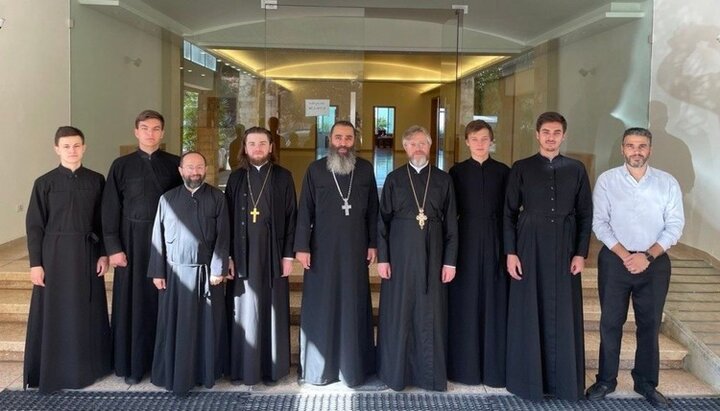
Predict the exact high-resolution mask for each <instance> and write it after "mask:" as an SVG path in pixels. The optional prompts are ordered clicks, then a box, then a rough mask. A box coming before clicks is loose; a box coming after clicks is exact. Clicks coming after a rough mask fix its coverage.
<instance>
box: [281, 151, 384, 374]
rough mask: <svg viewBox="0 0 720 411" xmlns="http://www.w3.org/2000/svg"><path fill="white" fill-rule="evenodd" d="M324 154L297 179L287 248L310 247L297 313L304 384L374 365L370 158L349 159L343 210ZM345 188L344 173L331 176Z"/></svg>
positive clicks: (369, 371) (374, 229)
mask: <svg viewBox="0 0 720 411" xmlns="http://www.w3.org/2000/svg"><path fill="white" fill-rule="evenodd" d="M326 164H327V159H326V158H323V159H320V160H317V161H314V162H313V163H311V164H310V166H309V167H308V170H307V172H306V174H305V178H304V180H303V187H302V193H301V194H300V203H299V205H298V216H297V226H296V230H295V246H294V249H295V251H296V252H297V251H302V252H309V253H311V260H310V269H309V270H306V271H305V277H304V279H303V296H302V308H301V313H300V370H299V372H300V378H301V379H303V380H305V382H309V383H312V384H328V383H331V382H333V381H338V380H340V381H343V382H344V383H345V384H347V385H348V386H355V385H358V384H362V383H363V382H364V381H365V378H366V376H367V375H368V374H372V373H373V372H374V370H375V346H374V344H373V323H372V303H371V300H370V284H369V278H368V262H367V250H368V248H375V247H376V242H377V208H378V195H377V186H376V183H375V175H374V174H373V168H372V165H371V164H370V162H368V161H367V160H363V159H361V158H358V159H357V162H356V164H355V171H354V177H353V182H352V190H351V194H350V199H349V204H350V205H351V206H352V209H350V215H347V216H346V215H345V212H344V210H343V209H342V208H341V206H342V205H343V201H342V199H341V197H340V193H338V189H337V187H336V186H335V181H334V180H333V176H332V173H330V172H329V171H328V170H327V168H326ZM337 180H338V184H339V185H340V189H341V190H342V193H343V196H347V193H348V186H349V185H350V175H345V176H341V175H338V176H337Z"/></svg>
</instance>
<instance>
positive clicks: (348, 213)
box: [340, 198, 352, 216]
mask: <svg viewBox="0 0 720 411" xmlns="http://www.w3.org/2000/svg"><path fill="white" fill-rule="evenodd" d="M343 202H344V203H345V204H343V205H342V206H340V208H342V209H343V211H345V215H346V216H348V215H350V209H351V208H352V206H351V205H350V203H348V200H346V199H344V198H343Z"/></svg>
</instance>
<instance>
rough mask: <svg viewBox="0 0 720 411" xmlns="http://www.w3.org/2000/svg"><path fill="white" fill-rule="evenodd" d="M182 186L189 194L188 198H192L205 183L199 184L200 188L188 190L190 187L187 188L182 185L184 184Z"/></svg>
mask: <svg viewBox="0 0 720 411" xmlns="http://www.w3.org/2000/svg"><path fill="white" fill-rule="evenodd" d="M183 185H184V186H185V188H186V189H187V190H188V191H189V192H190V196H193V195H195V193H196V192H197V191H198V190H199V189H200V188H202V186H204V185H205V182H203V183H202V184H200V186H199V187H197V188H190V187H188V186H187V184H184V183H183Z"/></svg>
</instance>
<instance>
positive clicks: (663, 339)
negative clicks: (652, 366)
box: [585, 330, 688, 369]
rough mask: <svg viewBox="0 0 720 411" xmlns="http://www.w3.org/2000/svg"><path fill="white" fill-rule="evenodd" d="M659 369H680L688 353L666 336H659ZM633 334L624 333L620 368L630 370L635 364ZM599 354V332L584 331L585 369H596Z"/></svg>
mask: <svg viewBox="0 0 720 411" xmlns="http://www.w3.org/2000/svg"><path fill="white" fill-rule="evenodd" d="M659 342H660V368H661V369H680V368H682V367H683V359H684V358H685V356H686V355H687V353H688V351H687V349H686V348H685V347H683V346H682V345H680V344H679V343H677V342H675V341H673V340H672V339H670V338H668V337H667V336H665V335H663V334H660V339H659ZM636 346H637V344H636V340H635V332H632V331H624V332H623V337H622V345H621V349H620V368H621V369H632V368H633V366H634V364H635V347H636ZM599 352H600V332H599V331H591V330H586V331H585V366H586V367H587V368H598V358H599Z"/></svg>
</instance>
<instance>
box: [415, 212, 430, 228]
mask: <svg viewBox="0 0 720 411" xmlns="http://www.w3.org/2000/svg"><path fill="white" fill-rule="evenodd" d="M415 219H416V220H417V222H418V225H420V229H421V230H422V229H423V228H425V222H426V221H427V219H428V218H427V216H426V215H425V211H424V210H423V209H422V208H421V209H420V212H419V213H418V215H417V217H415Z"/></svg>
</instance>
